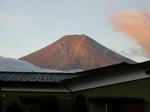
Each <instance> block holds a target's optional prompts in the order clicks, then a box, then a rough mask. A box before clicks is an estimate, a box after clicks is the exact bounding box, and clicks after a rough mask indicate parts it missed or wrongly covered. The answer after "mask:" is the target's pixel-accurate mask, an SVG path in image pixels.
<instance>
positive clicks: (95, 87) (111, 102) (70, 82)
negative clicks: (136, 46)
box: [0, 61, 150, 112]
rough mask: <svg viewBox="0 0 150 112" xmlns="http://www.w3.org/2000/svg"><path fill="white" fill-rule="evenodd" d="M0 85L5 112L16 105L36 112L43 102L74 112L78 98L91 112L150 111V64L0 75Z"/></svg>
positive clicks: (0, 95) (65, 111) (2, 73)
mask: <svg viewBox="0 0 150 112" xmlns="http://www.w3.org/2000/svg"><path fill="white" fill-rule="evenodd" d="M0 85H1V90H0V97H1V98H0V99H1V102H3V108H5V107H7V106H9V105H11V104H12V103H13V102H17V104H18V105H19V106H20V107H21V109H22V111H24V112H36V111H37V110H38V108H39V105H41V104H39V103H40V102H42V101H43V102H44V100H43V99H46V100H48V101H49V103H50V104H51V106H49V108H51V109H52V110H54V111H55V108H57V109H58V110H59V111H60V112H71V111H72V109H75V108H74V107H75V106H74V105H75V104H76V103H75V102H76V101H77V100H76V99H77V98H78V97H79V96H80V97H79V98H80V99H85V101H84V102H83V100H82V103H79V102H80V101H79V102H78V104H81V105H80V106H81V107H83V106H85V108H86V110H87V111H88V112H149V111H150V61H147V62H143V63H138V64H127V63H120V64H116V65H112V66H108V67H103V68H98V69H93V70H88V71H83V72H78V73H35V72H0ZM46 100H45V101H46ZM54 103H57V106H56V105H55V106H54V105H53V104H54ZM83 103H85V105H82V104H83ZM58 110H57V111H58ZM79 112H80V111H79Z"/></svg>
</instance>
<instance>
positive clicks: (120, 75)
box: [0, 61, 150, 92]
mask: <svg viewBox="0 0 150 112" xmlns="http://www.w3.org/2000/svg"><path fill="white" fill-rule="evenodd" d="M149 69H150V61H147V62H142V63H137V64H127V63H120V64H116V65H111V66H107V67H103V68H97V69H93V70H88V71H83V72H77V73H43V72H42V73H40V72H0V85H1V86H3V87H6V88H9V87H13V86H14V88H16V89H19V90H21V89H20V88H22V87H28V88H31V86H32V89H31V90H30V91H33V89H34V88H35V87H37V85H38V87H39V88H42V89H44V88H45V89H47V88H48V89H50V88H55V89H57V88H60V87H61V88H62V87H63V88H65V89H67V91H68V90H69V91H70V90H71V91H73V92H75V91H82V90H86V89H92V88H97V87H103V86H109V85H113V84H118V83H123V82H128V81H133V80H139V79H144V78H150V75H148V74H150V70H149ZM50 84H51V85H50ZM57 84H58V86H57ZM60 84H61V85H60ZM18 86H19V87H20V88H19V87H18ZM35 89H36V88H35ZM27 91H29V90H27ZM39 91H41V89H39ZM46 91H47V90H46ZM55 91H56V90H55ZM63 91H64V90H63Z"/></svg>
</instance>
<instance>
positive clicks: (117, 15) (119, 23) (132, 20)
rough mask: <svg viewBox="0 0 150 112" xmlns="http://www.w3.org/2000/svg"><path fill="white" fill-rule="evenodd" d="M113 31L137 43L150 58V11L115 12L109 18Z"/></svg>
mask: <svg viewBox="0 0 150 112" xmlns="http://www.w3.org/2000/svg"><path fill="white" fill-rule="evenodd" d="M109 21H110V23H111V24H112V25H113V27H114V29H115V30H116V31H118V32H122V33H124V34H126V35H128V36H129V37H132V38H133V39H135V40H136V41H137V43H138V44H139V45H141V47H142V48H143V50H144V51H146V53H147V55H149V56H150V10H144V11H133V10H127V11H122V10H117V11H115V12H114V14H111V15H110V16H109Z"/></svg>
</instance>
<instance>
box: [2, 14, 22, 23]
mask: <svg viewBox="0 0 150 112" xmlns="http://www.w3.org/2000/svg"><path fill="white" fill-rule="evenodd" d="M23 21H24V19H23V18H22V17H18V16H16V15H11V14H6V13H1V12H0V25H14V24H17V23H21V22H23Z"/></svg>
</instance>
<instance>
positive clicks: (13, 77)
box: [0, 72, 78, 82]
mask: <svg viewBox="0 0 150 112" xmlns="http://www.w3.org/2000/svg"><path fill="white" fill-rule="evenodd" d="M75 77H78V75H76V74H75V73H38V72H0V81H1V82H60V81H63V80H66V79H72V78H75Z"/></svg>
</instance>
